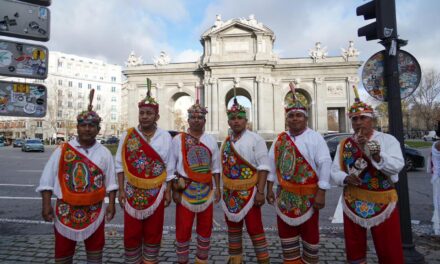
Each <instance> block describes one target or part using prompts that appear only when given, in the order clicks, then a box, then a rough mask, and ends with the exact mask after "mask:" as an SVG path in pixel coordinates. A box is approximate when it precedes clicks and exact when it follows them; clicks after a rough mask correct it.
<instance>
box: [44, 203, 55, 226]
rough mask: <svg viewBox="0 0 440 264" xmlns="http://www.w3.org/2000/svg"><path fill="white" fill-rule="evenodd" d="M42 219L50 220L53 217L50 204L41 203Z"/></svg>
mask: <svg viewBox="0 0 440 264" xmlns="http://www.w3.org/2000/svg"><path fill="white" fill-rule="evenodd" d="M41 215H42V216H43V219H44V221H46V222H52V221H53V218H54V214H53V208H52V205H50V204H49V205H47V204H43V210H42V212H41Z"/></svg>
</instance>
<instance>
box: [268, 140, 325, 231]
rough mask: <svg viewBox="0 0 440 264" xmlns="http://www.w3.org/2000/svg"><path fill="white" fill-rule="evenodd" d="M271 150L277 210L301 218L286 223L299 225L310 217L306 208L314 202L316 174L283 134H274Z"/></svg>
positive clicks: (291, 216) (290, 216)
mask: <svg viewBox="0 0 440 264" xmlns="http://www.w3.org/2000/svg"><path fill="white" fill-rule="evenodd" d="M274 151H275V162H276V174H277V178H278V183H279V184H280V186H281V188H279V189H278V191H277V210H278V211H279V212H281V213H282V214H283V215H285V216H287V217H288V218H292V219H295V218H298V219H301V220H299V221H295V220H292V222H289V224H293V225H296V224H300V223H301V222H304V221H306V220H307V219H309V218H310V217H311V213H310V212H309V209H311V207H312V206H313V204H314V202H315V194H316V192H317V190H318V185H317V183H318V176H317V175H316V172H315V171H314V170H313V168H312V166H311V165H310V164H309V163H308V162H307V160H306V159H305V158H304V157H303V156H302V154H301V152H300V151H299V150H298V148H297V147H296V145H295V143H294V142H293V141H292V139H291V138H290V136H289V135H288V134H287V133H285V132H283V133H281V134H280V135H279V136H278V139H277V141H276V142H275V149H274ZM281 217H282V216H281ZM282 218H283V217H282ZM288 218H286V219H288ZM283 219H284V218H283ZM286 221H287V220H286Z"/></svg>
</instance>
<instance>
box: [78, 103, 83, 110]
mask: <svg viewBox="0 0 440 264" xmlns="http://www.w3.org/2000/svg"><path fill="white" fill-rule="evenodd" d="M82 108H83V103H82V102H78V109H80V110H81V109H82Z"/></svg>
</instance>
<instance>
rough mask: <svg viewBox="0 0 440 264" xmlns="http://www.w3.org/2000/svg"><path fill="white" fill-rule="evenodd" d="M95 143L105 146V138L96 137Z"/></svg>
mask: <svg viewBox="0 0 440 264" xmlns="http://www.w3.org/2000/svg"><path fill="white" fill-rule="evenodd" d="M96 141H98V142H99V143H101V144H105V138H102V137H97V138H96Z"/></svg>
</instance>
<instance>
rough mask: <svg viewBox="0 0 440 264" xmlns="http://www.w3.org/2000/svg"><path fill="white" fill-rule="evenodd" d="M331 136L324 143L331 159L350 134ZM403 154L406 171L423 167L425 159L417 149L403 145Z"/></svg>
mask: <svg viewBox="0 0 440 264" xmlns="http://www.w3.org/2000/svg"><path fill="white" fill-rule="evenodd" d="M332 135H333V136H332V137H328V138H325V141H326V142H327V146H328V149H329V150H330V156H331V157H332V159H333V158H334V157H335V154H336V148H337V147H338V145H339V142H341V140H343V139H346V138H348V137H349V136H351V135H352V134H349V133H338V134H336V135H335V134H332ZM404 154H405V164H406V170H407V171H411V170H414V169H417V168H423V167H425V157H424V156H423V155H422V153H420V151H418V150H417V149H415V148H411V147H409V146H408V145H406V144H405V149H404Z"/></svg>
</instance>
